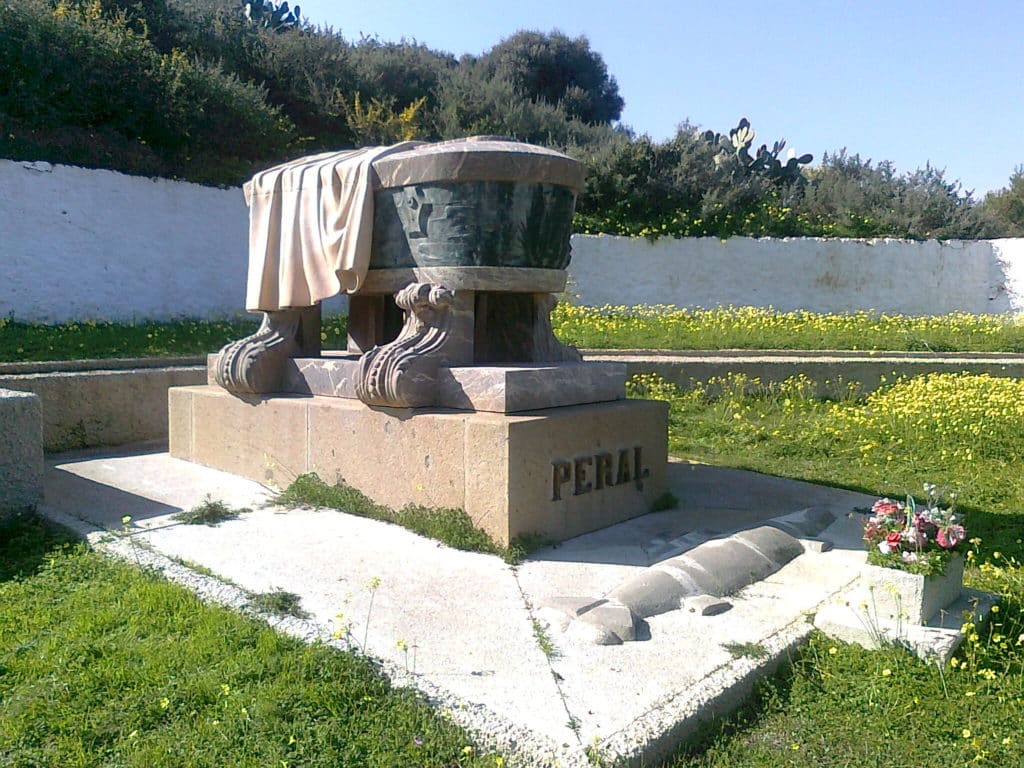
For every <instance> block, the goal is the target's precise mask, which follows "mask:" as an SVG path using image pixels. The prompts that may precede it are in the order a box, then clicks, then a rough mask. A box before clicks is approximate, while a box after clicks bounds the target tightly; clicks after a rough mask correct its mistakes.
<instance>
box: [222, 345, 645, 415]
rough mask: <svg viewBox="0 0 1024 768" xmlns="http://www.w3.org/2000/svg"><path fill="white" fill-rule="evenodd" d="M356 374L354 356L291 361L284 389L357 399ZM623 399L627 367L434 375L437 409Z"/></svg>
mask: <svg viewBox="0 0 1024 768" xmlns="http://www.w3.org/2000/svg"><path fill="white" fill-rule="evenodd" d="M358 372H359V356H358V355H350V354H330V353H326V354H324V355H323V356H322V357H298V358H293V359H290V360H288V361H287V362H286V363H285V370H284V383H283V385H282V389H283V390H284V392H286V393H290V394H300V395H320V396H323V397H345V398H349V399H355V398H356V390H355V381H356V377H357V375H358ZM208 383H211V384H212V383H213V381H212V379H211V380H209V381H208ZM625 397H626V365H625V363H615V362H601V363H587V362H567V363H531V364H518V365H460V366H451V367H442V368H441V369H440V370H439V371H438V400H437V407H439V408H456V409H460V410H468V411H491V412H494V413H520V412H522V411H534V410H538V409H541V408H560V407H562V406H566V405H582V404H585V403H600V402H607V401H609V400H623V399H625Z"/></svg>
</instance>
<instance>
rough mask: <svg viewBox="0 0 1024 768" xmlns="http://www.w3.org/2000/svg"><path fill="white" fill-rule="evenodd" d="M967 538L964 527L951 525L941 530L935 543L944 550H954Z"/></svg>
mask: <svg viewBox="0 0 1024 768" xmlns="http://www.w3.org/2000/svg"><path fill="white" fill-rule="evenodd" d="M965 538H967V532H966V531H965V530H964V527H963V526H962V525H950V526H948V527H946V528H939V532H938V533H937V534H936V536H935V541H936V542H937V543H938V545H939V546H940V547H942V548H943V549H953V547H955V546H956V545H957V544H959V543H960V542H961V541H963V540H964V539H965Z"/></svg>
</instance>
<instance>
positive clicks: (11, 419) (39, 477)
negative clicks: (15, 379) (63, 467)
mask: <svg viewBox="0 0 1024 768" xmlns="http://www.w3.org/2000/svg"><path fill="white" fill-rule="evenodd" d="M42 498H43V407H42V401H41V400H40V399H39V397H38V396H37V395H35V394H33V393H31V392H15V391H13V390H9V389H0V522H4V521H5V520H6V519H7V518H8V517H10V515H11V513H12V512H14V511H17V510H22V509H30V508H33V507H35V505H36V504H38V503H39V502H40V501H42Z"/></svg>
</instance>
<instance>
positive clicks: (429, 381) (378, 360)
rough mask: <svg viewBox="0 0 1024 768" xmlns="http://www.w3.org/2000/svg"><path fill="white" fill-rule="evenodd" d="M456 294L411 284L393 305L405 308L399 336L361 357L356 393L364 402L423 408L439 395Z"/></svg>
mask: <svg viewBox="0 0 1024 768" xmlns="http://www.w3.org/2000/svg"><path fill="white" fill-rule="evenodd" d="M454 301H455V294H454V293H453V292H452V291H449V290H448V289H447V288H444V287H443V286H440V285H432V284H430V283H411V284H410V285H407V286H406V287H405V288H403V289H402V290H401V291H399V292H398V295H397V296H396V297H395V303H396V304H398V306H399V307H401V308H402V309H403V310H405V325H404V327H403V328H402V332H401V333H400V334H399V335H398V338H397V339H395V340H394V341H392V342H391V343H389V344H385V345H383V346H379V347H377V346H375V347H374V348H373V349H371V350H370V351H368V352H366V353H365V354H364V355H363V356H362V357H361V358H360V359H359V373H358V376H357V378H356V385H355V389H356V396H357V397H358V398H359V399H360V400H362V401H363V402H364V403H366V404H367V405H383V406H390V407H393V408H422V407H425V406H429V405H433V404H434V403H435V402H436V398H437V369H438V367H439V366H440V365H441V363H443V362H446V361H447V356H446V354H445V348H446V346H448V343H449V341H451V340H452V337H451V327H452V316H451V312H450V311H449V310H450V309H451V307H452V304H453V303H454Z"/></svg>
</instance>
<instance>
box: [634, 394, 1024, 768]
mask: <svg viewBox="0 0 1024 768" xmlns="http://www.w3.org/2000/svg"><path fill="white" fill-rule="evenodd" d="M631 390H632V393H633V394H634V395H643V396H648V397H657V398H660V399H665V400H668V401H669V403H670V404H671V411H670V451H671V453H672V454H673V455H676V456H684V457H688V458H691V459H695V460H701V461H708V462H712V463H715V464H722V465H728V466H734V467H743V468H748V469H755V470H759V471H762V472H767V473H770V474H774V475H781V476H784V477H793V478H800V479H804V480H811V481H815V482H819V483H825V484H829V485H835V486H842V487H846V488H853V489H857V490H862V491H867V492H869V493H874V494H877V495H879V496H882V495H888V496H891V497H895V498H903V497H904V496H905V495H906V494H907V493H916V494H917V496H918V498H919V499H920V498H922V497H923V494H922V492H921V489H922V486H923V484H924V483H925V482H933V483H936V484H938V485H940V486H944V487H945V488H946V489H948V490H949V491H954V492H956V493H957V506H958V508H959V509H960V510H961V511H962V512H964V513H966V521H967V525H968V531H969V535H970V536H972V537H975V538H977V539H980V541H977V542H976V544H975V550H974V551H973V552H971V553H970V557H969V565H970V566H971V567H969V569H968V573H967V577H966V581H967V583H968V585H969V586H974V587H977V588H983V589H988V590H991V591H993V592H997V593H998V594H1000V595H1001V596H1002V598H1003V600H1002V603H1001V605H1000V606H999V610H998V612H997V613H995V614H994V615H993V617H992V621H991V622H989V624H988V625H987V626H985V627H983V628H973V629H969V631H968V637H969V640H968V642H967V643H966V644H965V647H964V648H963V649H962V650H961V651H960V653H959V654H958V655H957V657H956V658H955V659H954V663H953V665H951V666H950V667H948V668H945V669H942V668H939V667H936V666H935V665H934V664H932V665H929V664H925V663H923V662H921V661H918V660H917V659H916V658H914V657H912V656H910V655H909V654H908V653H906V652H905V651H903V650H901V649H898V648H892V649H889V650H886V651H882V652H877V653H870V652H867V651H864V650H861V649H860V648H857V647H851V646H845V645H843V644H842V643H838V642H832V641H830V640H828V639H827V638H825V637H823V636H820V635H816V636H815V637H814V638H813V640H812V642H811V643H810V644H809V645H808V646H807V647H806V648H805V649H803V650H801V651H800V652H799V654H798V655H797V657H796V658H795V659H794V660H793V663H792V664H791V665H790V666H789V667H788V668H787V669H786V670H785V672H784V673H783V674H782V675H781V676H779V677H778V678H776V679H773V680H771V681H768V682H767V683H765V684H763V685H761V686H760V687H759V688H758V690H757V694H756V697H755V699H754V700H753V701H752V702H751V704H750V705H749V706H748V707H746V708H745V709H744V710H743V711H742V712H741V713H739V714H737V715H736V716H734V717H731V718H727V719H725V720H723V721H720V722H718V723H717V724H716V726H715V728H714V729H713V730H711V731H709V732H708V733H706V734H705V735H704V737H703V738H702V739H701V740H700V741H699V742H698V743H697V744H696V745H695V746H691V747H689V748H687V749H686V750H684V751H682V752H681V753H680V754H679V755H678V756H677V758H676V759H675V760H673V761H671V762H670V765H672V766H701V767H706V768H710V767H711V766H715V767H716V768H717V767H721V768H725V767H726V766H730V767H732V766H736V767H738V768H742V767H745V766H750V767H753V766H806V768H833V767H835V768H839V767H840V766H892V767H893V768H897V767H900V768H902V767H903V766H935V768H939V766H950V765H988V766H1022V765H1024V738H1022V737H1021V735H1020V734H1021V732H1022V725H1024V566H1022V563H1021V561H1022V545H1021V538H1022V535H1024V478H1022V476H1021V472H1020V467H1021V462H1022V460H1024V382H1020V381H1017V380H1013V379H1000V378H990V377H988V376H968V375H948V374H942V375H938V374H935V375H930V376H925V377H918V378H914V379H910V380H905V381H903V380H901V381H895V382H890V383H888V384H887V385H886V386H884V387H882V388H881V389H879V390H877V391H876V392H874V393H872V394H871V395H869V396H868V397H866V398H860V397H855V396H854V395H853V394H852V393H851V394H850V396H849V397H845V398H838V399H835V400H824V399H819V398H816V397H814V396H813V394H812V393H813V391H814V388H813V387H812V386H811V385H810V384H809V382H807V381H806V380H802V379H793V380H790V381H787V382H784V383H781V384H774V385H769V386H761V385H759V384H758V382H753V381H750V380H747V379H744V378H742V377H730V378H728V379H726V380H724V381H717V382H712V383H711V384H709V385H708V386H706V387H703V388H697V389H694V390H692V391H688V392H681V391H679V390H678V389H676V388H675V387H673V386H672V385H669V384H666V383H665V382H664V381H662V380H660V379H658V378H657V377H654V376H646V377H640V378H638V379H636V380H635V381H634V382H633V383H632V384H631Z"/></svg>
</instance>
